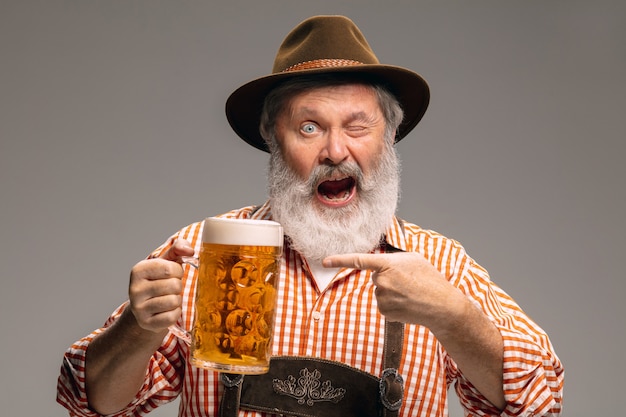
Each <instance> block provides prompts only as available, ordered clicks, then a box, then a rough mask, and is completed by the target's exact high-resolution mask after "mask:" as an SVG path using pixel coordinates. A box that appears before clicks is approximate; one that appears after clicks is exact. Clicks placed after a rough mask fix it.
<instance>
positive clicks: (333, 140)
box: [320, 129, 350, 165]
mask: <svg viewBox="0 0 626 417" xmlns="http://www.w3.org/2000/svg"><path fill="white" fill-rule="evenodd" d="M349 155H350V152H349V150H348V146H347V142H346V138H345V137H344V136H343V135H342V133H341V131H340V130H337V129H331V130H329V131H328V134H327V135H326V143H325V144H324V147H323V148H322V150H321V152H320V163H323V164H331V165H338V164H340V163H341V162H343V161H345V160H346V159H347V158H348V157H349Z"/></svg>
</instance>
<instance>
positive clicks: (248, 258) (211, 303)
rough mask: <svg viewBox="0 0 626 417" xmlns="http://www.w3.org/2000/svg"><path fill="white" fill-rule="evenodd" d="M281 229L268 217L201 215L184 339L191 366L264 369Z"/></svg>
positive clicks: (266, 367)
mask: <svg viewBox="0 0 626 417" xmlns="http://www.w3.org/2000/svg"><path fill="white" fill-rule="evenodd" d="M282 250H283V229H282V227H281V225H280V224H279V223H276V222H273V221H269V220H251V219H226V218H217V217H210V218H207V219H205V221H204V228H203V233H202V247H201V249H200V256H199V260H198V262H197V263H195V262H189V261H185V262H186V263H190V264H192V265H193V266H194V267H195V268H197V269H198V277H197V281H196V294H195V314H194V318H193V325H192V330H191V335H189V334H188V333H186V332H184V331H183V330H182V329H179V328H178V327H175V326H172V327H170V330H171V331H172V332H173V333H174V334H176V335H177V336H179V337H181V338H182V339H183V340H186V341H187V342H188V343H190V345H191V346H190V362H191V364H192V365H193V366H196V367H200V368H205V369H211V370H215V371H219V372H228V373H239V374H263V373H266V372H267V371H268V370H269V360H270V354H271V349H272V334H273V329H274V310H275V309H274V308H275V304H276V286H277V284H278V275H279V271H280V259H281V256H282Z"/></svg>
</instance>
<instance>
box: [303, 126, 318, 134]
mask: <svg viewBox="0 0 626 417" xmlns="http://www.w3.org/2000/svg"><path fill="white" fill-rule="evenodd" d="M300 130H302V132H304V133H305V134H307V135H310V134H312V133H315V132H316V131H317V126H316V125H315V124H314V123H306V124H304V125H302V127H301V128H300Z"/></svg>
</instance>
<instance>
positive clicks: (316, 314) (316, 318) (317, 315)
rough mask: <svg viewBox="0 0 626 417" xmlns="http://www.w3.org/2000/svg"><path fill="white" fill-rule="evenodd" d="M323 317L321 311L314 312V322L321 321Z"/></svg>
mask: <svg viewBox="0 0 626 417" xmlns="http://www.w3.org/2000/svg"><path fill="white" fill-rule="evenodd" d="M321 317H322V313H320V312H319V311H314V312H313V320H315V321H319V319H320V318H321Z"/></svg>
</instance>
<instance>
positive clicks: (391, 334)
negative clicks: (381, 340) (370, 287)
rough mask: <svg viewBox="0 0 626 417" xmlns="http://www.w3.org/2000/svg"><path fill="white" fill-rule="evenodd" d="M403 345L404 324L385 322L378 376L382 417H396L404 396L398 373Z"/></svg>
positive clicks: (402, 384)
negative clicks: (381, 359) (381, 361)
mask: <svg viewBox="0 0 626 417" xmlns="http://www.w3.org/2000/svg"><path fill="white" fill-rule="evenodd" d="M403 344H404V323H398V322H393V321H385V347H384V352H383V372H382V375H381V376H380V385H379V388H380V400H381V402H382V404H383V406H384V410H383V416H384V417H397V415H398V410H400V407H401V406H402V398H403V396H404V379H403V378H402V375H400V373H399V372H398V368H399V367H400V360H401V359H402V347H403Z"/></svg>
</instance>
